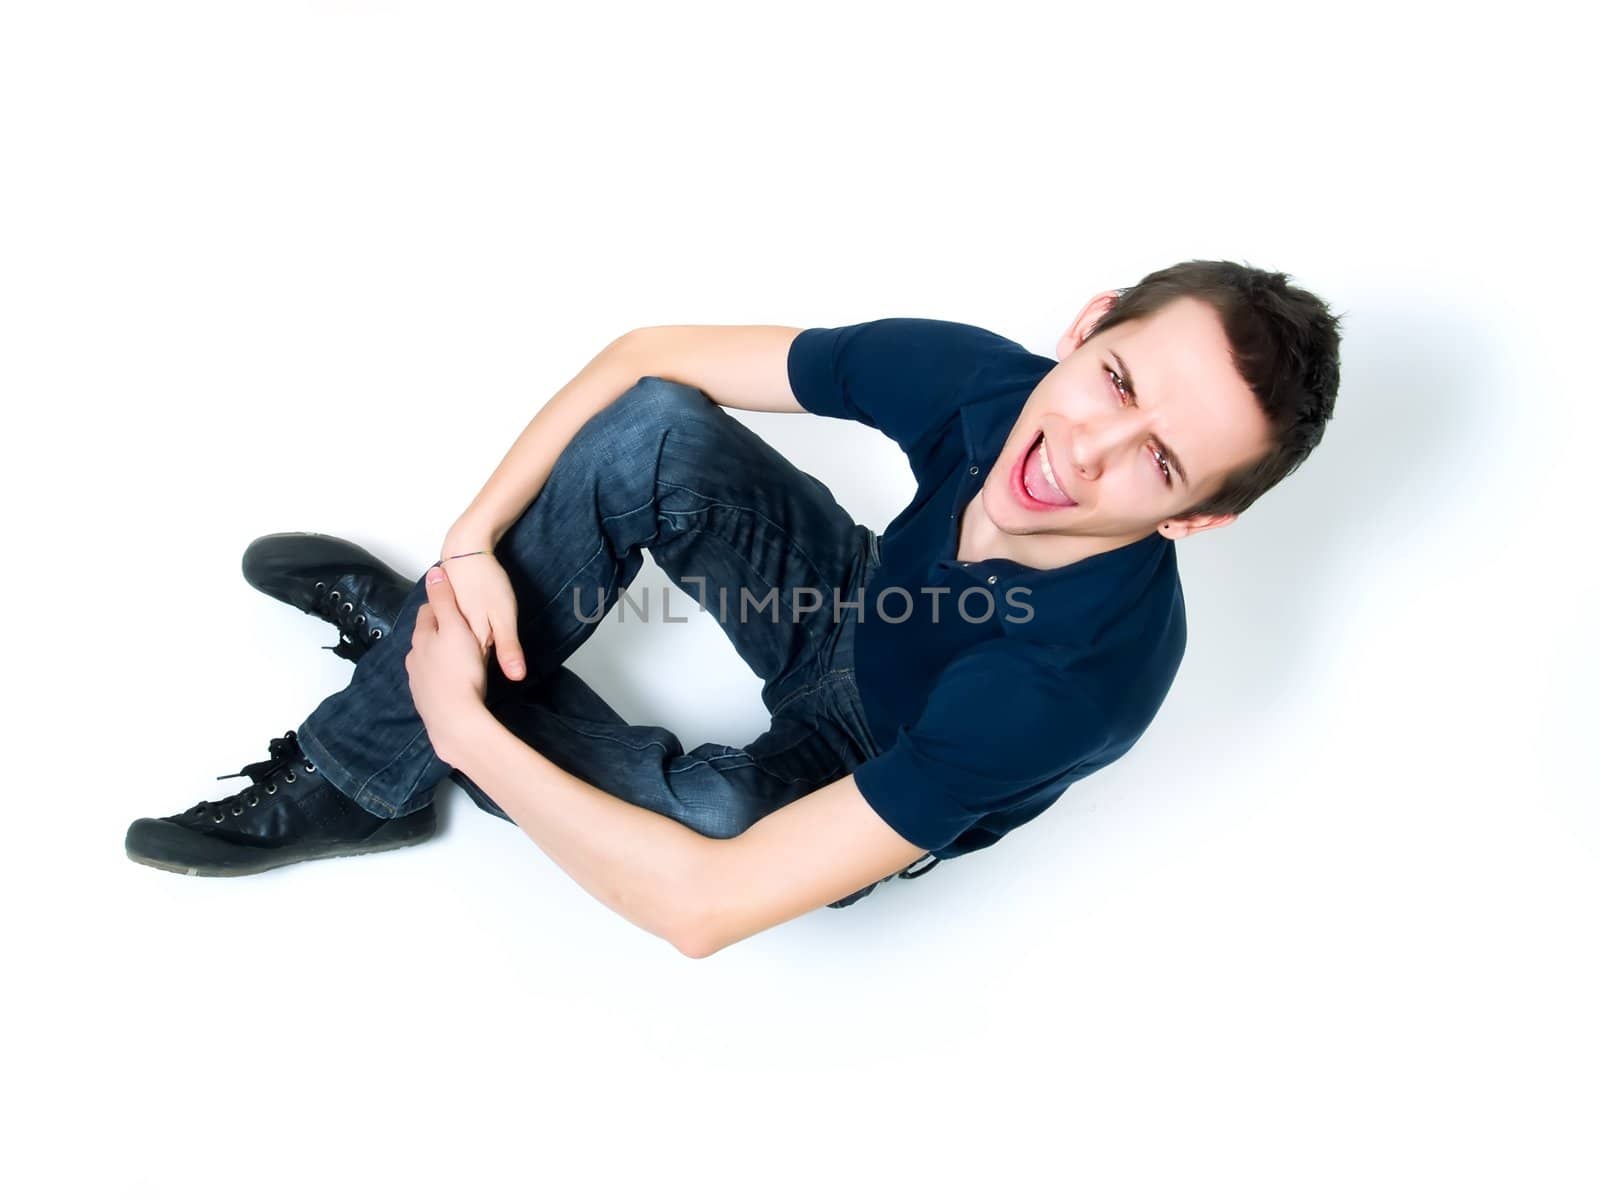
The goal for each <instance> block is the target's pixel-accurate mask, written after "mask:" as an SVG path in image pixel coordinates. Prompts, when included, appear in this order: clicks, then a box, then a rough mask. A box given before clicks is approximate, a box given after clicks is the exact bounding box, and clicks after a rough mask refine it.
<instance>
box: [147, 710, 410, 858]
mask: <svg viewBox="0 0 1600 1200" xmlns="http://www.w3.org/2000/svg"><path fill="white" fill-rule="evenodd" d="M268 750H269V751H270V757H268V758H267V759H266V760H265V761H263V762H257V763H251V764H250V765H249V766H247V767H245V768H244V769H243V770H241V771H236V772H234V774H235V775H248V776H249V777H250V780H251V782H250V784H249V786H247V787H245V788H242V789H241V790H240V791H238V792H235V793H234V794H233V795H232V796H228V797H226V798H224V799H222V800H209V801H204V802H202V803H200V804H197V805H195V806H194V807H193V808H191V809H189V810H187V811H186V812H181V813H176V814H174V815H173V816H170V817H160V818H154V817H140V818H139V819H138V820H137V821H135V822H134V823H133V824H132V825H129V826H128V836H127V840H126V843H125V845H126V847H127V851H128V857H129V858H131V859H133V861H134V862H137V863H144V864H145V865H146V866H150V867H159V868H160V869H161V870H163V871H177V872H178V873H179V874H182V875H253V874H255V873H256V872H258V871H270V870H272V868H274V867H282V866H287V865H288V864H289V863H294V862H301V861H303V860H305V859H311V858H341V857H344V856H346V855H351V854H371V853H374V852H375V851H378V850H395V849H398V848H399V847H401V846H410V845H413V844H415V843H417V842H425V841H427V840H428V839H429V838H431V837H432V836H433V834H434V829H435V825H436V821H437V817H436V815H435V813H434V811H433V805H431V804H430V805H428V806H427V807H426V808H423V809H419V810H418V811H417V812H414V813H411V814H409V815H408V816H404V817H397V818H395V819H394V820H392V821H389V820H385V819H384V818H382V817H375V816H373V815H372V814H371V813H369V812H368V811H367V810H366V809H364V808H362V807H361V806H360V805H358V804H357V803H355V801H353V800H351V799H350V798H349V797H348V796H346V795H345V794H344V793H343V792H341V791H339V790H338V789H337V788H335V787H334V786H333V785H332V784H330V783H329V782H328V781H327V780H326V779H324V778H323V777H322V776H321V775H319V774H318V773H317V768H316V767H315V766H314V765H313V764H312V763H311V762H310V760H308V759H307V758H306V757H305V755H304V754H303V753H301V751H300V742H299V738H298V736H297V735H296V734H295V731H294V730H292V729H291V730H289V731H288V732H287V733H285V734H284V735H283V736H282V737H281V738H273V739H272V740H271V742H269V743H268ZM217 778H218V779H229V778H232V776H228V775H219V776H217Z"/></svg>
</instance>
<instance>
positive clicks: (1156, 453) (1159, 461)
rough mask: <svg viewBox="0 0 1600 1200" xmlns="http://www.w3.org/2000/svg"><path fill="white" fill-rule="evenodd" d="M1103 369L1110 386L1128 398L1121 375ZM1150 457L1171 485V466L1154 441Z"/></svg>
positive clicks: (1151, 445)
mask: <svg viewBox="0 0 1600 1200" xmlns="http://www.w3.org/2000/svg"><path fill="white" fill-rule="evenodd" d="M1105 370H1106V374H1107V375H1109V376H1110V377H1111V386H1112V387H1114V388H1116V389H1117V395H1119V396H1121V397H1122V398H1123V399H1124V400H1126V399H1128V385H1127V384H1125V383H1123V382H1122V376H1120V375H1118V374H1117V373H1116V372H1115V371H1113V370H1112V369H1111V368H1110V367H1107V368H1106V369H1105ZM1150 457H1151V458H1152V459H1154V460H1155V464H1156V467H1157V468H1158V469H1159V470H1160V472H1161V475H1162V478H1163V479H1165V480H1166V481H1167V486H1168V487H1171V486H1172V468H1171V466H1169V465H1168V464H1167V456H1166V455H1165V454H1163V453H1161V447H1159V446H1157V445H1156V444H1155V443H1154V442H1151V443H1150Z"/></svg>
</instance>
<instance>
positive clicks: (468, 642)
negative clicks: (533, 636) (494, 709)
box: [406, 567, 488, 766]
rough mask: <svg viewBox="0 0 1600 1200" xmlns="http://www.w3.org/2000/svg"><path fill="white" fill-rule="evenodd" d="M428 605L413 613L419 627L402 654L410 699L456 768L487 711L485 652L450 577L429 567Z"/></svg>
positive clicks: (437, 750) (441, 753)
mask: <svg viewBox="0 0 1600 1200" xmlns="http://www.w3.org/2000/svg"><path fill="white" fill-rule="evenodd" d="M427 585H428V602H427V603H426V604H424V605H422V607H420V608H419V609H417V624H416V628H415V630H414V631H413V632H412V635H411V650H410V652H409V653H408V654H407V655H406V674H407V675H408V676H409V677H410V680H411V699H412V703H413V704H415V706H416V709H417V715H418V716H419V717H421V718H422V723H423V725H424V726H426V728H427V730H428V741H430V742H431V743H432V744H433V752H434V753H435V754H437V755H438V756H439V758H440V759H441V760H442V761H444V762H447V763H449V764H450V765H451V766H455V765H456V763H455V759H456V758H458V757H460V756H459V754H458V752H457V747H458V746H460V744H461V740H462V734H463V733H464V732H465V730H466V729H467V727H468V726H469V725H470V723H471V722H472V721H473V720H474V719H475V718H477V717H479V716H481V715H482V714H483V713H484V712H485V711H487V710H486V709H485V708H484V701H483V697H484V692H485V691H486V689H487V687H488V673H487V671H486V670H485V666H484V663H485V658H486V651H485V649H484V648H483V647H482V646H481V645H480V644H479V642H478V639H477V637H476V636H475V635H474V634H473V632H472V628H471V626H469V625H468V624H467V620H466V617H464V616H463V615H462V613H461V610H460V609H459V608H458V607H456V598H455V593H454V591H453V590H452V589H451V587H450V580H449V577H448V576H447V575H446V574H445V572H444V571H443V570H442V569H441V568H439V567H429V568H428V575H427Z"/></svg>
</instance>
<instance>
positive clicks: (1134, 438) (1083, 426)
mask: <svg viewBox="0 0 1600 1200" xmlns="http://www.w3.org/2000/svg"><path fill="white" fill-rule="evenodd" d="M1072 432H1073V438H1072V469H1073V470H1074V471H1076V472H1077V473H1078V474H1079V475H1080V476H1081V477H1082V478H1084V479H1089V480H1094V479H1098V478H1100V475H1101V473H1102V472H1103V471H1104V470H1105V469H1106V465H1107V464H1108V463H1111V462H1115V461H1116V459H1117V457H1118V456H1119V455H1125V454H1128V453H1130V452H1131V453H1133V454H1137V453H1138V452H1139V449H1140V447H1141V446H1143V445H1144V443H1145V442H1146V440H1148V438H1149V436H1150V418H1149V417H1148V416H1147V415H1146V414H1145V413H1143V412H1142V411H1140V410H1139V409H1137V408H1121V409H1118V410H1117V411H1116V412H1111V413H1104V414H1100V415H1097V416H1096V417H1094V418H1093V419H1091V420H1088V421H1080V422H1078V424H1077V425H1075V426H1074V427H1073V431H1072Z"/></svg>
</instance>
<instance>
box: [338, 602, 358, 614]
mask: <svg viewBox="0 0 1600 1200" xmlns="http://www.w3.org/2000/svg"><path fill="white" fill-rule="evenodd" d="M339 607H340V608H342V609H344V610H345V612H355V610H356V606H355V605H354V604H351V603H350V601H348V600H346V601H345V602H344V603H343V604H341V605H339Z"/></svg>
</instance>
